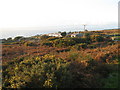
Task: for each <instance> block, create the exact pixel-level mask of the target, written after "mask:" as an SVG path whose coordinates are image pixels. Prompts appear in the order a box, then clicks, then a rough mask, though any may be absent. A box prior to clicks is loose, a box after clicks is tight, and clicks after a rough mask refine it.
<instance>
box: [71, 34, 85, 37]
mask: <svg viewBox="0 0 120 90" xmlns="http://www.w3.org/2000/svg"><path fill="white" fill-rule="evenodd" d="M83 35H84V34H83V33H75V34H71V37H83Z"/></svg>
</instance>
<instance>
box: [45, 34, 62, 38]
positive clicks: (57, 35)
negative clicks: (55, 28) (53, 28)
mask: <svg viewBox="0 0 120 90" xmlns="http://www.w3.org/2000/svg"><path fill="white" fill-rule="evenodd" d="M47 35H48V36H53V37H62V35H61V33H49V34H47Z"/></svg>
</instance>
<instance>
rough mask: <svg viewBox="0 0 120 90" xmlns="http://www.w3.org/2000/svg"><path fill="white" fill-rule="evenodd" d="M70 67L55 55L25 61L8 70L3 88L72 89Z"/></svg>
mask: <svg viewBox="0 0 120 90" xmlns="http://www.w3.org/2000/svg"><path fill="white" fill-rule="evenodd" d="M68 66H69V63H68V62H66V61H65V60H62V59H59V58H58V59H56V58H55V57H54V56H53V55H51V56H50V55H45V56H44V57H42V58H39V57H36V58H33V59H28V60H24V61H21V62H20V64H18V63H16V64H14V65H13V67H11V66H9V68H7V69H6V71H8V73H7V75H5V73H6V72H4V80H3V87H8V88H43V87H45V88H50V87H53V88H57V87H63V88H64V87H70V84H71V83H72V81H71V80H72V75H71V73H70V71H69V68H68ZM11 69H12V70H11ZM9 70H11V71H9ZM7 76H10V77H7ZM6 80H7V81H6ZM66 83H67V84H66Z"/></svg>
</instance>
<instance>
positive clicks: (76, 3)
mask: <svg viewBox="0 0 120 90" xmlns="http://www.w3.org/2000/svg"><path fill="white" fill-rule="evenodd" d="M118 1H119V0H0V30H30V29H31V28H32V29H37V30H38V29H40V28H46V30H47V28H49V27H61V26H72V25H74V26H75V25H76V26H77V25H83V24H87V25H89V26H90V25H101V26H102V25H103V26H105V25H113V28H114V26H116V25H117V22H118ZM41 30H42V29H41Z"/></svg>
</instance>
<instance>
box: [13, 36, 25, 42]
mask: <svg viewBox="0 0 120 90" xmlns="http://www.w3.org/2000/svg"><path fill="white" fill-rule="evenodd" d="M21 38H23V36H17V37H15V38H14V40H15V41H18V40H20V39H21Z"/></svg>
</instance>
